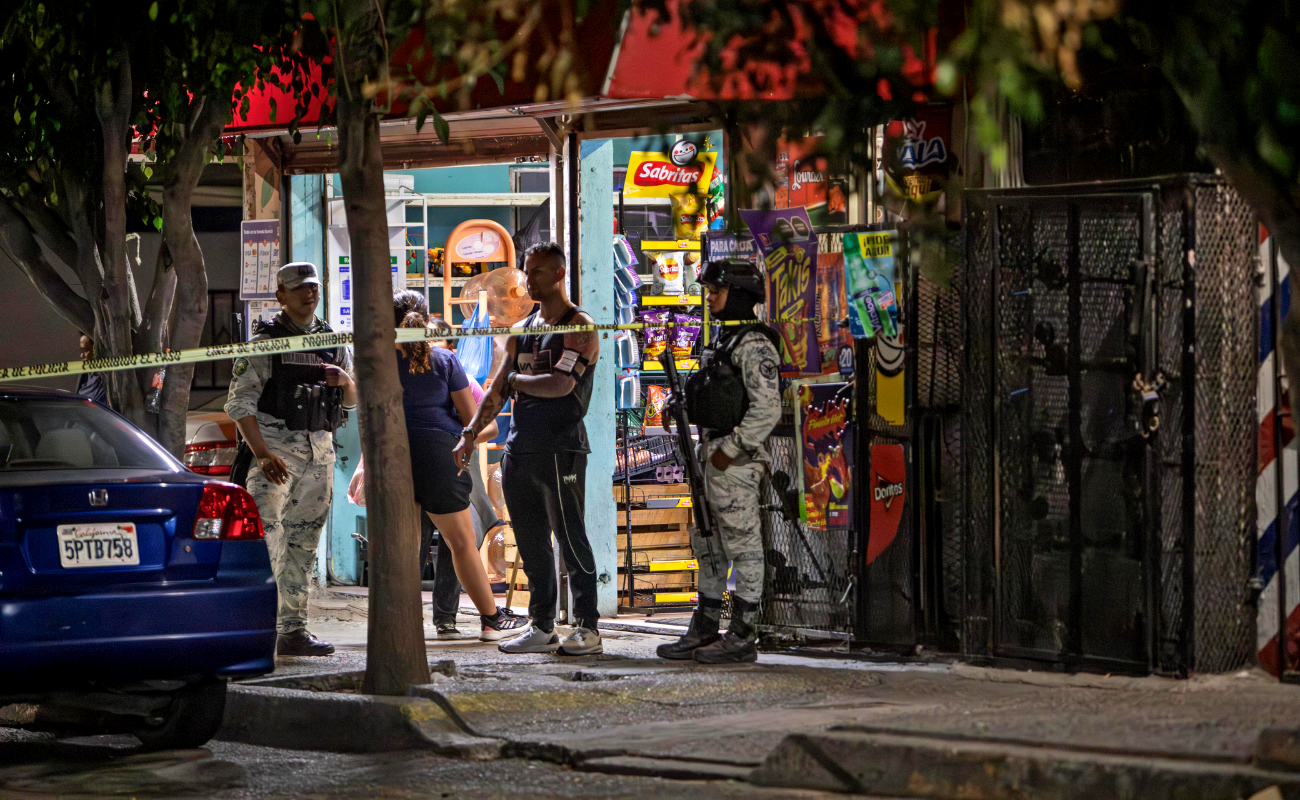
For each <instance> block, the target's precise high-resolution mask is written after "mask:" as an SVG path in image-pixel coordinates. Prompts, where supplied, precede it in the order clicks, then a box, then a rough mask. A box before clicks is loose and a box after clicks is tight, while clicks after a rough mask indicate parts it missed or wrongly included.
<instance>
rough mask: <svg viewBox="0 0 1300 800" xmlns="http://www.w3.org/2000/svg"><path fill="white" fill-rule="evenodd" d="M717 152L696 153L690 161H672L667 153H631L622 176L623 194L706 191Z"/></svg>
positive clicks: (640, 194) (652, 195) (666, 195)
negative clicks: (680, 162) (623, 176)
mask: <svg viewBox="0 0 1300 800" xmlns="http://www.w3.org/2000/svg"><path fill="white" fill-rule="evenodd" d="M717 159H718V155H717V153H700V154H699V156H698V157H697V158H696V159H695V161H694V163H690V164H674V163H673V160H672V157H671V156H670V155H669V154H668V153H658V152H648V151H643V150H638V151H636V152H634V153H632V156H631V159H630V160H629V161H628V165H627V177H626V178H625V179H624V180H623V197H624V198H625V199H626V198H634V197H670V196H672V195H675V194H683V193H685V192H688V191H693V192H698V193H700V194H704V193H707V192H708V190H709V182H710V181H711V180H712V179H713V169H714V166H715V164H716V163H717Z"/></svg>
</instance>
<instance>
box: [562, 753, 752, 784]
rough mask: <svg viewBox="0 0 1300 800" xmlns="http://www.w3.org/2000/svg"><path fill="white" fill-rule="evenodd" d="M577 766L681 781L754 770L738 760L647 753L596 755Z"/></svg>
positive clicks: (739, 776)
mask: <svg viewBox="0 0 1300 800" xmlns="http://www.w3.org/2000/svg"><path fill="white" fill-rule="evenodd" d="M575 769H578V770H581V771H583V772H603V773H605V774H607V775H640V776H644V777H648V778H666V779H668V780H678V781H743V780H746V779H747V778H748V777H749V773H750V772H752V771H753V770H752V768H750V767H743V766H737V765H735V764H719V763H716V762H712V761H690V760H686V759H680V758H645V757H643V756H609V757H607V758H592V759H589V760H587V761H582V762H580V763H578V764H577V765H575Z"/></svg>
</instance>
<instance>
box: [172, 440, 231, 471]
mask: <svg viewBox="0 0 1300 800" xmlns="http://www.w3.org/2000/svg"><path fill="white" fill-rule="evenodd" d="M235 449H236V445H235V443H234V442H202V443H200V444H187V445H185V456H184V458H182V459H181V461H182V463H184V464H185V466H187V467H189V468H190V471H191V472H197V473H199V474H200V475H229V474H230V467H231V465H233V464H234V463H235Z"/></svg>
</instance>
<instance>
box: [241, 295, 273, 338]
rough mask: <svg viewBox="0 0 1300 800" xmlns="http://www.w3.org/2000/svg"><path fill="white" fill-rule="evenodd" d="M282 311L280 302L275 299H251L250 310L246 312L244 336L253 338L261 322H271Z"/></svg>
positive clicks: (249, 302)
mask: <svg viewBox="0 0 1300 800" xmlns="http://www.w3.org/2000/svg"><path fill="white" fill-rule="evenodd" d="M279 313H280V304H279V303H277V302H275V301H274V300H249V301H248V311H247V313H246V314H244V336H245V337H246V338H247V339H252V338H253V334H254V333H255V332H256V331H257V326H258V324H259V323H263V322H270V321H271V319H272V318H273V317H274V316H275V315H276V314H279Z"/></svg>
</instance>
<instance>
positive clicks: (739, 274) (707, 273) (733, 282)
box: [700, 258, 764, 299]
mask: <svg viewBox="0 0 1300 800" xmlns="http://www.w3.org/2000/svg"><path fill="white" fill-rule="evenodd" d="M700 283H702V284H706V285H709V286H735V287H736V288H738V289H744V290H745V291H747V292H750V293H751V294H753V295H755V296H757V297H759V298H760V299H761V298H762V297H763V294H764V286H763V273H761V272H759V270H758V267H756V266H754V264H753V263H751V262H749V261H745V260H743V259H739V258H732V259H726V260H722V261H710V262H709V263H708V266H706V267H705V268H704V271H703V272H701V273H700Z"/></svg>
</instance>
